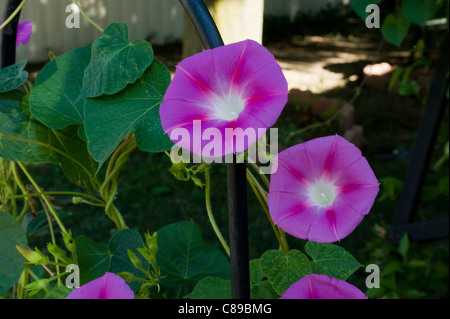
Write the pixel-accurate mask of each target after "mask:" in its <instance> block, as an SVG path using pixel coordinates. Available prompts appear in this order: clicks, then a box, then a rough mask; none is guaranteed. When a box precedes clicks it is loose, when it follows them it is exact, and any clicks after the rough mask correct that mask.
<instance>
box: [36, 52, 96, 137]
mask: <svg viewBox="0 0 450 319" xmlns="http://www.w3.org/2000/svg"><path fill="white" fill-rule="evenodd" d="M90 59H91V49H90V47H82V48H77V49H75V50H72V51H69V52H67V53H65V54H63V55H60V56H58V57H57V58H56V59H54V60H52V61H50V62H49V63H47V64H46V65H45V66H44V68H43V69H42V70H41V71H40V72H39V74H38V76H37V78H36V83H35V85H34V87H33V89H32V90H31V95H30V112H31V114H32V115H33V116H34V117H35V118H37V119H38V120H39V121H41V122H42V123H44V124H45V125H46V126H48V127H50V128H53V129H55V130H60V129H63V128H65V127H66V126H68V125H72V124H83V122H84V116H83V107H84V102H85V100H84V99H78V96H79V94H80V90H81V85H82V83H83V76H84V69H85V68H86V66H87V65H88V64H89V61H90ZM77 99H78V100H77Z"/></svg>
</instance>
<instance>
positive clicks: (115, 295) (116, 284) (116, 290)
mask: <svg viewBox="0 0 450 319" xmlns="http://www.w3.org/2000/svg"><path fill="white" fill-rule="evenodd" d="M66 299H134V293H133V291H132V290H131V288H130V287H129V286H128V285H127V283H126V282H125V280H123V279H122V278H121V277H119V276H118V275H116V274H113V273H110V272H107V273H105V274H104V275H103V276H102V277H100V278H97V279H95V280H92V281H90V282H88V283H87V284H85V285H83V286H81V287H80V288H74V290H72V292H71V293H70V294H69V295H68V296H67V297H66Z"/></svg>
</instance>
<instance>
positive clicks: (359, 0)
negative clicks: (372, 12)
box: [353, 0, 383, 20]
mask: <svg viewBox="0 0 450 319" xmlns="http://www.w3.org/2000/svg"><path fill="white" fill-rule="evenodd" d="M381 1H383V0H353V10H354V11H355V12H356V14H357V15H358V16H359V17H360V18H361V19H362V20H366V18H367V15H368V13H367V12H366V8H367V6H368V5H369V4H379V3H380V2H381Z"/></svg>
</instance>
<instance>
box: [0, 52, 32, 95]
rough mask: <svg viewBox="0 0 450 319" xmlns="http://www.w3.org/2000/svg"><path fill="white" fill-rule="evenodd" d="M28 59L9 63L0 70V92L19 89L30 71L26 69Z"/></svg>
mask: <svg viewBox="0 0 450 319" xmlns="http://www.w3.org/2000/svg"><path fill="white" fill-rule="evenodd" d="M26 64H27V61H26V60H23V61H20V62H17V63H16V64H13V65H9V66H7V67H5V68H3V69H1V70H0V93H4V92H8V91H12V90H15V89H17V88H18V87H19V86H21V85H22V84H24V83H25V81H26V80H27V79H28V72H27V71H24V70H23V69H24V68H25V65H26Z"/></svg>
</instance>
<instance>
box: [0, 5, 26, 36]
mask: <svg viewBox="0 0 450 319" xmlns="http://www.w3.org/2000/svg"><path fill="white" fill-rule="evenodd" d="M25 2H27V0H23V1H22V2H21V3H20V4H19V6H18V7H17V8H16V10H14V12H13V13H12V14H11V15H10V16H9V17H8V19H6V20H5V21H4V22H3V23H2V24H1V25H0V30H1V29H3V28H4V27H6V26H7V25H8V23H10V22H11V21H12V19H14V17H15V16H16V15H17V14H18V13H19V11H20V10H21V9H22V7H23V5H24V4H25Z"/></svg>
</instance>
